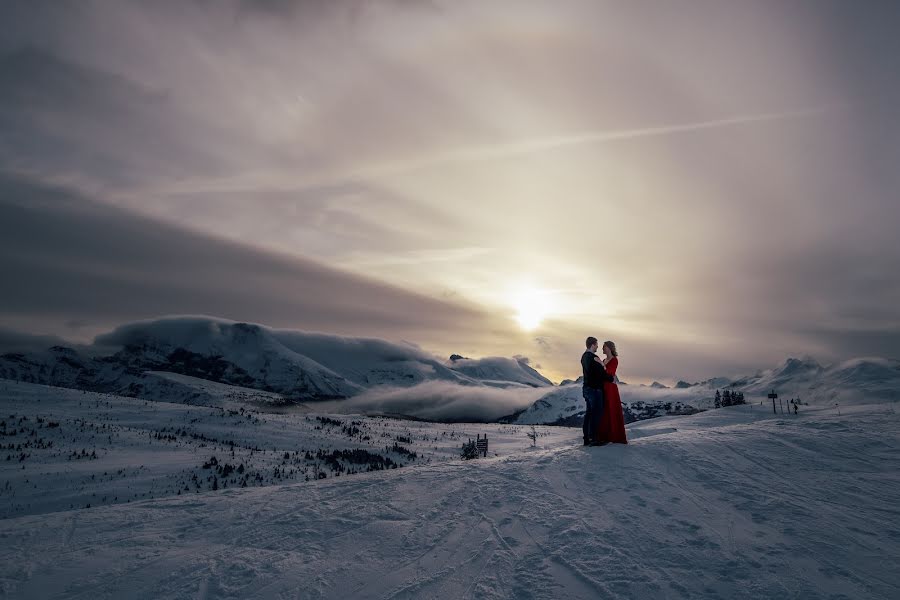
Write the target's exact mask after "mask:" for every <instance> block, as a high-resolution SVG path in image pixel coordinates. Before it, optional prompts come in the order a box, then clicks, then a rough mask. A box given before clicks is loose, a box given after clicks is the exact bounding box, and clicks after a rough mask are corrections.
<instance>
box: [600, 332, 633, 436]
mask: <svg viewBox="0 0 900 600" xmlns="http://www.w3.org/2000/svg"><path fill="white" fill-rule="evenodd" d="M603 354H604V355H605V356H606V358H603V359H601V358H600V357H599V356H596V357H594V360H596V361H597V362H600V363H602V364H603V367H604V368H605V369H606V372H607V373H609V374H610V375H615V374H616V369H617V368H618V367H619V353H618V352H617V351H616V345H615V343H613V342H603ZM603 398H604V402H603V405H604V406H603V416H602V417H601V418H600V426H599V427H598V429H597V435H596V437H595V439H596V441H598V442H599V443H601V444H606V443H610V442H611V443H613V444H627V443H628V440H627V439H626V437H625V413H624V412H622V400H621V399H620V398H619V386H618V385H616V383H615V382H614V381H613V382H604V383H603Z"/></svg>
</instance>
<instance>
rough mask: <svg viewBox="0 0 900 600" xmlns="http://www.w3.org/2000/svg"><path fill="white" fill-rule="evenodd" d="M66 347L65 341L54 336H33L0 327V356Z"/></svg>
mask: <svg viewBox="0 0 900 600" xmlns="http://www.w3.org/2000/svg"><path fill="white" fill-rule="evenodd" d="M66 345H69V343H68V342H66V340H64V339H62V338H61V337H58V336H55V335H35V334H32V333H26V332H22V331H16V330H14V329H8V328H5V327H0V354H6V353H10V352H14V353H28V352H37V351H40V350H46V349H47V348H50V347H51V346H66Z"/></svg>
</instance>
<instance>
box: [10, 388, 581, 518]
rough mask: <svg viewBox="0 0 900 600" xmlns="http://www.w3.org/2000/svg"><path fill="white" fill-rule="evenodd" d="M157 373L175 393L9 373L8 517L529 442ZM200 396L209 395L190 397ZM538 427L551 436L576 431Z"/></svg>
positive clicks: (495, 450)
mask: <svg viewBox="0 0 900 600" xmlns="http://www.w3.org/2000/svg"><path fill="white" fill-rule="evenodd" d="M153 375H154V376H155V375H156V374H153ZM157 379H158V380H159V382H160V383H161V385H162V384H165V383H171V384H172V387H166V388H164V389H163V390H162V391H164V392H165V393H166V394H170V395H171V396H172V402H161V401H146V400H142V399H136V398H126V397H120V396H114V395H110V394H102V393H96V392H82V391H77V390H70V389H64V388H54V387H48V386H43V385H37V384H30V383H21V382H15V381H9V380H0V472H2V475H3V477H2V480H3V483H2V484H0V485H2V488H0V518H6V517H10V516H17V515H23V514H42V513H46V512H54V511H58V510H69V509H72V508H84V507H87V506H92V507H96V506H105V505H110V504H121V503H129V502H135V501H137V500H142V499H146V498H158V497H160V496H171V495H184V494H196V493H198V492H204V491H210V490H212V489H214V488H218V489H228V488H231V487H238V488H242V487H259V486H269V485H273V484H279V483H284V482H295V481H308V480H316V479H325V478H329V477H341V476H347V475H352V474H355V473H360V472H367V471H369V470H370V469H394V468H401V467H407V466H408V465H414V464H426V465H427V464H434V463H437V462H442V461H447V460H455V459H456V458H457V457H458V455H459V449H460V446H461V445H462V443H463V441H466V440H468V439H469V438H470V437H471V438H475V437H476V436H478V435H489V439H490V442H489V450H490V454H491V456H504V455H507V454H509V453H511V452H514V451H518V450H521V449H523V448H525V447H526V446H527V445H528V444H530V443H531V441H530V440H529V439H528V438H527V437H526V435H525V433H526V431H525V428H523V427H521V426H516V425H497V424H495V425H487V424H473V423H463V424H446V425H443V424H427V423H423V422H420V421H411V420H403V419H393V418H384V417H366V416H362V415H358V414H357V415H336V414H322V413H321V412H313V409H312V408H311V407H309V406H306V405H296V404H284V403H278V402H277V401H269V400H270V398H267V397H266V395H265V394H266V393H265V392H258V391H256V390H245V389H243V390H242V389H241V388H234V387H232V386H227V385H223V384H217V383H211V382H207V381H204V380H201V379H193V378H190V377H186V376H183V375H172V374H168V373H166V374H161V375H159V377H157ZM198 396H201V398H200V399H202V400H203V401H204V403H205V405H192V404H183V403H181V402H182V401H184V400H186V399H188V400H191V402H195V401H196V400H197V397H198ZM539 431H540V436H541V440H542V441H543V442H544V443H545V444H552V443H553V442H552V441H553V440H556V441H559V440H567V439H568V431H566V430H563V429H561V428H557V427H547V428H540V430H539Z"/></svg>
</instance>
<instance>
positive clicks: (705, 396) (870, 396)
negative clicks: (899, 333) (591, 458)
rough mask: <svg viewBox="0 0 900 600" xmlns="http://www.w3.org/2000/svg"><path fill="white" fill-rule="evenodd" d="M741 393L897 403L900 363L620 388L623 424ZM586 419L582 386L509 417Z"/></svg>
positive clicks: (796, 363)
mask: <svg viewBox="0 0 900 600" xmlns="http://www.w3.org/2000/svg"><path fill="white" fill-rule="evenodd" d="M725 389H729V390H732V391H739V392H743V393H744V397H745V400H746V402H748V403H751V404H752V403H755V404H758V403H759V402H760V401H768V400H767V396H768V394H769V392H771V391H772V390H774V391H775V392H777V393H778V394H779V396H780V397H781V398H783V399H784V400H785V401H787V400H788V399H790V398H799V399H800V401H801V402H804V403H807V404H818V405H825V404H834V403H835V402H838V403H859V402H861V401H863V400H865V401H867V402H873V401H878V400H900V361H897V360H891V359H885V358H855V359H851V360H847V361H843V362H838V363H835V364H832V365H828V366H822V365H820V364H819V363H818V362H816V361H815V360H814V359H812V358H810V357H804V358H788V359H787V360H786V361H785V362H784V363H783V364H781V365H779V366H777V367H774V368H772V369H768V370H765V371H760V372H758V373H756V374H754V375H750V376H747V377H741V378H738V379H730V378H726V377H715V378H712V379H708V380H706V381H703V382H699V383H694V384H689V383H687V382H684V381H681V382H679V384H678V385H676V386H675V387H673V388H668V387H666V386H665V385H663V384H660V383H658V382H655V381H654V382H653V384H651V385H649V386H647V385H630V386H624V385H620V386H619V393H620V395H621V397H622V407H623V409H624V410H625V419H626V421H627V422H630V421H633V420H641V419H647V418H652V417H658V416H661V415H666V414H690V413H692V412H696V411H698V410H705V409H708V408H712V406H713V400H714V397H715V392H716V390H722V391H724V390H725ZM583 414H584V400H583V399H582V397H581V383H580V381H578V382H575V383H572V382H563V384H560V386H559V387H557V388H556V389H554V390H553V391H552V392H550V393H548V394H547V395H545V396H543V397H542V398H540V399H538V400H537V401H535V402H534V403H533V404H532V405H531V406H529V407H528V408H526V409H525V410H523V411H521V412H519V413H517V414H514V415H511V416H509V417H507V418H506V419H505V420H506V421H508V422H513V423H528V424H531V423H539V424H556V425H568V424H571V425H577V424H580V423H581V418H582V416H583Z"/></svg>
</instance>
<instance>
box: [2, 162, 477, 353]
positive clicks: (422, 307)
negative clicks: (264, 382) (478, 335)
mask: <svg viewBox="0 0 900 600" xmlns="http://www.w3.org/2000/svg"><path fill="white" fill-rule="evenodd" d="M0 246H2V247H0V268H2V272H3V273H4V278H5V279H6V281H7V282H10V283H13V284H12V285H8V286H6V289H5V290H4V294H3V297H2V299H0V314H2V317H0V318H2V319H3V321H6V322H7V323H10V322H11V323H13V324H16V323H18V322H20V320H28V322H29V324H31V325H32V326H34V325H36V324H38V323H40V322H42V321H43V322H45V323H47V326H45V327H40V328H36V327H34V329H37V330H39V331H40V330H43V331H47V330H48V329H50V325H49V324H50V323H53V324H57V325H58V324H59V323H65V322H70V321H71V320H72V319H78V320H80V321H88V322H90V323H93V324H94V325H95V328H100V327H108V326H109V325H112V324H116V323H119V322H122V321H123V320H130V319H135V318H147V317H153V316H157V315H160V314H170V313H188V314H191V313H193V314H213V315H216V316H220V317H225V318H230V319H235V320H251V321H253V320H256V321H261V322H265V323H267V324H269V325H272V326H289V327H297V328H305V329H313V330H324V331H334V332H345V333H354V334H358V335H365V334H372V333H375V332H385V331H390V332H393V335H396V336H401V335H405V336H409V337H411V338H413V339H418V340H423V339H427V340H434V339H435V338H436V337H441V336H443V335H446V334H448V333H449V332H452V331H459V332H460V333H461V334H462V335H465V334H463V333H462V332H463V331H470V332H472V331H477V330H478V328H479V324H483V319H484V315H482V314H481V313H479V312H477V311H475V310H473V309H469V308H464V307H461V306H459V305H455V304H451V303H446V302H442V301H438V300H433V299H431V298H428V297H425V296H420V295H417V294H414V293H409V292H405V291H403V290H400V289H398V288H394V287H391V286H388V285H384V284H381V283H378V282H376V281H373V280H368V279H366V278H363V277H360V276H356V275H351V274H348V273H344V272H341V271H338V270H335V269H332V268H330V267H327V266H324V265H321V264H318V263H315V262H312V261H307V260H302V259H298V258H295V257H288V256H284V255H276V254H271V253H267V252H264V251H260V250H257V249H254V248H250V247H247V246H244V245H241V244H237V243H234V242H230V241H227V240H224V239H218V238H213V237H210V236H206V235H202V234H198V233H196V232H191V231H188V230H183V229H180V228H178V227H175V226H172V225H169V224H165V223H162V222H159V221H155V220H152V219H149V218H145V217H140V216H136V215H134V214H131V213H128V212H125V211H122V210H119V209H116V208H114V207H110V206H106V205H103V204H98V203H94V202H91V201H89V200H87V199H85V198H83V197H81V196H80V195H79V194H77V193H75V192H72V191H70V190H66V189H63V188H60V187H53V186H47V185H40V184H36V183H34V182H30V181H27V180H24V179H21V178H15V177H11V176H8V175H6V176H0ZM82 326H83V325H82ZM469 327H471V329H469ZM17 328H19V327H17ZM450 335H451V337H452V336H453V334H452V333H450Z"/></svg>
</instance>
